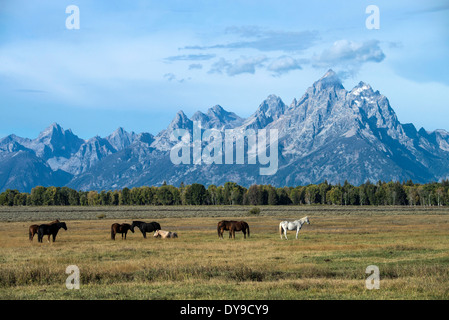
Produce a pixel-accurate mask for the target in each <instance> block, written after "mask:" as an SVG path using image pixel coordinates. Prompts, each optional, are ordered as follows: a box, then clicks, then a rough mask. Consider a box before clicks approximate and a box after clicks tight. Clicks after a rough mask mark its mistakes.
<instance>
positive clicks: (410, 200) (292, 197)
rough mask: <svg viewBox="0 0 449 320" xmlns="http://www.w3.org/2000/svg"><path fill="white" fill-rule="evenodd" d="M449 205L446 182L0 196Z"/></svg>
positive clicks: (50, 201)
mask: <svg viewBox="0 0 449 320" xmlns="http://www.w3.org/2000/svg"><path fill="white" fill-rule="evenodd" d="M313 204H329V205H361V206H366V205H374V206H376V205H404V206H406V205H408V206H446V205H449V180H443V181H442V182H432V183H427V184H415V183H413V182H412V181H407V182H402V183H401V182H393V181H390V182H382V181H379V182H377V183H371V182H370V181H367V182H366V183H364V184H362V185H360V186H354V185H351V184H350V183H348V182H347V181H346V182H345V183H344V184H343V185H341V184H335V185H332V184H329V183H328V182H327V181H324V182H323V183H320V184H310V185H307V186H297V187H281V188H276V187H273V186H271V185H252V186H250V187H249V188H245V187H243V186H240V185H238V184H237V183H234V182H227V183H225V184H224V185H222V186H215V185H210V186H208V187H207V188H206V187H205V186H204V185H202V184H199V183H193V184H191V185H184V183H181V185H180V186H179V187H175V186H172V185H167V184H166V183H165V182H164V184H163V185H162V186H159V187H155V186H142V187H135V188H131V189H130V188H123V189H121V190H108V191H107V190H103V191H100V192H98V191H77V190H74V189H70V188H68V187H43V186H37V187H35V188H33V189H32V190H31V192H30V193H25V192H19V191H17V190H11V189H7V190H6V191H4V192H2V193H1V194H0V205H1V206H126V205H313Z"/></svg>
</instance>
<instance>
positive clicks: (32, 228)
mask: <svg viewBox="0 0 449 320" xmlns="http://www.w3.org/2000/svg"><path fill="white" fill-rule="evenodd" d="M58 222H59V220H58V219H56V220H55V221H52V222H50V223H49V224H55V223H58ZM38 229H39V225H38V224H33V225H31V226H30V228H29V231H28V238H29V239H30V241H33V238H34V235H35V234H36V233H37V230H38ZM48 241H50V235H48Z"/></svg>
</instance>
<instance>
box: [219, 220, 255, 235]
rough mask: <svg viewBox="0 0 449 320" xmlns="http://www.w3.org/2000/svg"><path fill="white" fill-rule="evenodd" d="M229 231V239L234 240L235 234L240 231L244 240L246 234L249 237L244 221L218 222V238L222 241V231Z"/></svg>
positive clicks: (246, 224)
mask: <svg viewBox="0 0 449 320" xmlns="http://www.w3.org/2000/svg"><path fill="white" fill-rule="evenodd" d="M225 230H226V231H229V238H233V239H235V232H236V231H242V232H243V237H244V238H245V239H246V232H248V237H249V225H248V223H246V222H245V221H226V220H223V221H220V222H219V223H218V225H217V232H218V238H222V239H223V231H225Z"/></svg>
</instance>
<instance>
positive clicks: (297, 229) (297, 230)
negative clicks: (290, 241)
mask: <svg viewBox="0 0 449 320" xmlns="http://www.w3.org/2000/svg"><path fill="white" fill-rule="evenodd" d="M300 229H301V228H299V227H298V228H296V239H298V233H299V230H300Z"/></svg>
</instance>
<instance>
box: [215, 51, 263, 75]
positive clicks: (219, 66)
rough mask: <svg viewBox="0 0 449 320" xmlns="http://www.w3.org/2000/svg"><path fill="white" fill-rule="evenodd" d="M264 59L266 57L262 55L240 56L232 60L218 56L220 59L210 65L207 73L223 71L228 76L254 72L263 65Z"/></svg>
mask: <svg viewBox="0 0 449 320" xmlns="http://www.w3.org/2000/svg"><path fill="white" fill-rule="evenodd" d="M266 60H267V57H266V56H264V55H260V56H257V57H240V58H238V59H235V60H234V61H233V62H230V61H228V60H226V59H224V58H220V60H218V61H217V62H215V63H214V64H213V65H212V67H211V69H210V70H209V73H223V71H224V72H226V74H227V75H229V76H235V75H238V74H241V73H251V74H254V73H255V72H256V68H257V67H261V66H263V63H264V62H265V61H266Z"/></svg>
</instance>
